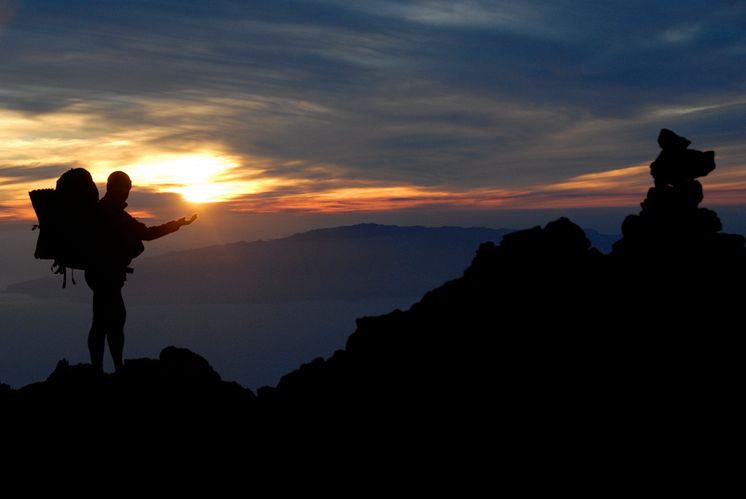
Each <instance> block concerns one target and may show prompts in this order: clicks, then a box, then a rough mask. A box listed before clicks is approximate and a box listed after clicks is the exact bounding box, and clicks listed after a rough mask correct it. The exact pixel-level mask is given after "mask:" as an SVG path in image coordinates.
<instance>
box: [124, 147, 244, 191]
mask: <svg viewBox="0 0 746 499" xmlns="http://www.w3.org/2000/svg"><path fill="white" fill-rule="evenodd" d="M236 166H238V165H237V163H236V162H234V161H233V160H232V159H230V158H227V157H224V156H220V155H216V154H212V153H197V154H179V155H170V154H167V155H158V156H150V157H148V158H147V159H145V160H143V161H141V162H137V163H133V164H129V165H125V166H123V167H122V170H124V171H125V172H127V173H128V174H129V175H130V177H132V179H133V181H134V182H135V183H136V184H139V185H142V186H145V187H150V188H153V189H155V190H156V191H158V192H174V193H177V194H180V195H181V196H182V197H183V198H184V199H185V200H186V201H189V202H191V203H215V202H219V201H226V200H228V199H231V198H232V197H234V196H236V195H240V194H242V192H241V189H240V187H239V186H238V185H235V184H234V183H232V182H231V181H230V179H229V178H228V173H229V172H230V171H231V170H233V169H234V168H236Z"/></svg>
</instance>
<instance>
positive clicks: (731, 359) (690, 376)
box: [0, 178, 746, 488]
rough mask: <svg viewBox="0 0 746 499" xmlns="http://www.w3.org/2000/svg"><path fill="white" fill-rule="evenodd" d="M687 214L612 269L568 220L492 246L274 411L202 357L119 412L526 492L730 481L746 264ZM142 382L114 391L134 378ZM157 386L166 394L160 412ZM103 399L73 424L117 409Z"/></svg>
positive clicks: (621, 250) (626, 243) (304, 371)
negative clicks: (501, 475) (515, 484)
mask: <svg viewBox="0 0 746 499" xmlns="http://www.w3.org/2000/svg"><path fill="white" fill-rule="evenodd" d="M656 180H657V179H656ZM692 181H694V180H693V179H692V178H688V179H686V180H685V181H682V182H683V183H678V182H677V183H676V184H675V185H671V184H665V183H662V184H661V185H658V186H656V187H655V188H654V189H656V190H657V189H663V190H668V189H673V190H674V192H673V194H672V195H671V197H670V198H665V199H676V200H678V201H680V200H682V199H685V200H686V199H688V198H687V194H685V193H681V192H678V191H676V190H677V189H679V188H680V187H679V185H685V187H686V189H687V190H688V191H687V192H691V190H694V189H693V187H692V186H691V185H686V184H687V182H692ZM658 194H659V192H657V191H655V190H651V192H649V193H648V199H649V200H650V199H651V198H652V197H655V196H657V195H658ZM679 195H681V197H679ZM678 201H676V203H674V204H670V203H669V201H666V200H664V201H662V202H661V204H660V205H658V207H659V208H661V210H660V211H658V210H657V209H652V208H650V207H651V204H650V203H645V204H644V206H643V212H642V213H641V214H640V215H639V216H638V217H639V218H640V219H641V220H642V221H640V222H639V224H638V222H632V224H633V226H634V227H635V228H634V229H630V227H629V224H628V223H625V226H626V228H625V237H624V240H623V241H621V242H620V243H619V244H618V245H617V246H616V247H615V249H614V251H613V252H612V254H611V255H603V254H601V253H600V252H598V251H596V250H594V249H592V248H591V247H590V242H589V241H588V239H587V237H586V236H585V234H584V232H583V230H582V229H581V228H580V227H578V226H577V225H575V224H573V223H572V222H570V221H569V220H567V219H565V218H560V219H558V220H556V221H554V222H551V223H549V224H547V225H546V226H545V227H543V228H541V227H535V228H532V229H528V230H524V231H519V232H515V233H513V234H510V235H507V236H505V237H504V238H503V240H502V242H501V244H499V245H497V244H495V243H485V244H482V245H481V246H480V248H479V250H478V251H477V254H476V257H475V258H474V260H473V262H472V264H471V266H470V267H469V268H468V269H467V270H466V271H465V272H464V275H463V276H462V277H460V278H458V279H454V280H452V281H449V282H447V283H446V284H444V285H443V286H441V287H439V288H437V289H435V290H433V291H431V292H429V293H427V294H426V295H425V296H424V297H423V299H422V300H421V301H420V302H419V303H417V304H415V305H414V306H413V307H412V308H411V309H410V310H408V311H398V310H397V311H394V312H392V313H390V314H388V315H384V316H380V317H370V318H364V319H360V320H359V321H358V328H357V330H356V331H355V333H354V334H353V335H352V336H351V337H350V338H349V341H348V343H347V346H346V348H345V350H342V351H339V352H337V353H335V354H334V355H333V356H332V357H330V358H329V359H326V360H324V359H316V360H314V361H313V362H311V363H309V364H306V365H303V366H301V368H300V369H298V370H296V371H294V372H292V373H290V374H288V375H286V376H285V377H284V378H283V379H282V380H281V382H280V383H279V384H278V386H277V387H274V388H264V389H261V390H259V393H258V396H257V398H256V400H254V398H253V397H252V396H251V395H250V394H247V393H246V392H244V391H242V390H241V389H240V388H238V387H235V386H233V385H231V386H228V385H225V384H222V383H221V382H219V380H218V378H217V377H216V376H215V375H214V373H213V372H212V371H211V370H210V369H207V368H206V367H205V364H204V363H203V361H202V360H195V367H194V368H190V369H188V370H177V371H176V372H178V374H175V372H174V371H171V370H169V369H170V368H169V369H167V368H166V367H165V366H166V364H152V362H155V361H137V362H135V363H132V364H131V369H132V370H133V371H132V372H135V371H137V372H138V373H140V374H138V379H145V380H148V381H146V382H145V383H144V384H142V385H138V384H137V383H135V382H129V381H122V382H121V383H119V382H114V381H112V382H110V383H109V386H110V387H112V388H107V390H111V391H109V392H107V393H113V396H111V395H107V396H106V397H110V398H109V399H106V397H104V398H103V400H108V401H109V403H111V404H116V403H117V401H119V400H122V398H120V397H119V395H120V394H123V395H122V397H125V398H124V400H126V401H127V403H128V405H129V407H130V408H133V407H134V408H135V410H149V411H154V412H155V413H160V412H161V411H163V412H166V413H168V414H173V412H169V410H170V409H169V408H171V407H179V408H184V407H191V408H193V409H194V410H193V411H191V412H189V411H186V412H178V411H177V412H178V414H180V419H179V421H180V422H187V423H189V424H193V425H196V426H193V428H202V429H204V428H207V427H208V426H205V424H206V423H205V421H209V422H210V425H213V424H214V422H215V421H216V420H218V421H220V423H221V425H220V428H221V429H222V430H229V431H235V432H239V433H240V434H242V435H245V434H246V432H249V434H251V435H255V434H256V432H257V431H258V430H259V429H261V431H262V432H264V433H266V434H268V435H270V437H269V438H270V440H271V439H272V438H280V437H286V436H287V435H294V436H298V435H313V436H315V437H316V438H317V439H318V440H319V441H321V442H323V443H324V445H327V444H329V443H330V442H336V443H337V444H338V443H340V442H344V443H352V446H353V447H354V449H355V453H356V454H351V455H358V454H360V455H362V454H364V453H365V449H368V448H370V446H371V445H374V444H378V445H379V446H380V445H384V446H389V451H390V452H391V449H404V448H407V449H409V448H410V446H411V445H414V446H415V447H416V450H414V451H412V452H413V454H412V456H415V457H417V458H422V457H423V456H424V457H427V458H432V457H434V456H437V458H438V459H448V462H449V463H458V461H463V462H466V463H470V466H471V465H473V464H474V463H475V462H477V461H480V460H481V459H489V458H484V457H483V456H484V455H486V454H485V453H487V452H489V453H490V454H489V456H493V457H494V456H500V458H499V460H498V461H497V462H494V461H490V462H491V463H493V464H494V466H498V467H500V469H501V470H502V471H503V472H505V473H508V474H509V475H512V474H513V473H516V475H515V476H511V477H510V478H509V479H511V480H518V481H519V482H525V483H535V481H537V480H538V481H539V482H541V481H542V480H549V482H551V483H543V482H542V483H543V485H545V486H546V487H548V488H551V485H552V484H553V483H556V482H555V480H570V481H572V482H574V483H579V484H585V485H587V486H590V485H589V484H596V485H597V486H602V487H615V486H616V485H614V484H617V483H627V481H629V480H638V479H639V478H640V477H641V476H647V473H648V472H650V473H655V474H658V475H661V474H662V473H664V470H666V471H667V470H668V468H670V467H678V466H682V468H681V469H685V468H684V466H686V467H693V468H694V469H696V470H698V472H703V471H704V470H706V469H709V467H710V466H713V465H716V466H717V467H718V468H719V469H721V470H724V469H728V463H727V462H726V461H727V459H725V458H724V457H723V456H725V455H728V453H723V451H722V447H721V443H722V442H727V441H730V439H733V438H734V435H735V434H736V433H737V432H738V429H739V428H740V424H741V419H742V409H740V406H741V405H742V404H741V401H740V399H741V396H740V394H741V392H742V390H743V388H742V386H743V382H742V358H741V357H742V351H743V341H742V339H741V335H742V334H743V333H742V331H741V329H742V328H741V327H740V326H737V324H740V323H741V321H742V316H741V315H742V314H741V313H740V307H739V305H740V303H742V302H743V299H744V296H743V290H742V289H741V288H738V287H732V286H730V284H732V283H734V282H736V283H738V282H743V279H744V278H746V249H745V248H744V239H743V238H742V237H740V236H732V235H727V234H721V233H720V232H719V229H718V226H717V224H716V223H713V220H714V219H713V217H712V215H711V214H710V213H712V212H704V211H699V210H700V208H698V204H699V201H696V202H694V204H693V206H692V204H691V199H689V200H688V201H684V204H685V205H686V206H688V209H687V210H680V209H679V208H680V205H679V204H678ZM648 210H652V211H648ZM706 213H707V214H706ZM661 214H663V215H661ZM715 218H716V217H715ZM703 219H704V220H706V222H705V223H698V222H694V221H695V220H703ZM669 223H671V224H672V225H669ZM634 224H638V225H634ZM648 224H653V225H654V224H664V225H663V226H660V227H659V228H658V229H656V230H647V229H645V228H646V227H647V228H648V229H649V228H650V227H652V226H653V225H648ZM661 231H664V232H663V233H665V234H666V235H665V236H662V235H661ZM185 355H187V354H185ZM187 356H188V357H189V358H191V357H190V356H189V355H187ZM159 362H160V363H165V362H167V359H162V360H161V361H159ZM148 365H153V366H161V365H162V366H163V368H161V367H157V368H154V369H152V370H151V371H147V369H146V368H145V367H144V366H148ZM197 366H201V367H197ZM129 368H130V366H128V369H129ZM70 369H71V368H64V367H63V368H62V369H61V371H60V373H56V374H55V375H53V377H52V378H50V380H49V381H47V382H46V383H44V384H42V385H40V386H37V387H27V388H25V389H22V390H19V391H16V392H13V391H9V390H7V389H6V390H5V391H0V396H2V397H3V398H4V399H5V400H6V401H10V402H11V403H10V404H9V407H10V408H11V411H10V412H13V411H22V410H23V409H24V408H28V407H31V406H33V405H34V404H39V403H42V402H43V403H48V402H49V400H57V399H55V398H54V397H57V396H58V395H57V394H60V393H65V392H62V391H61V390H60V389H59V388H56V387H58V386H62V385H59V383H60V381H59V380H60V379H66V380H69V382H68V384H67V385H64V386H74V387H75V386H77V387H85V386H86V384H87V383H88V384H90V378H89V377H86V376H81V377H80V378H79V379H77V378H75V377H74V376H73V374H72V373H73V372H74V370H73V371H71V370H70ZM76 369H79V370H83V369H85V368H83V367H80V368H76ZM125 371H126V370H125ZM125 371H123V372H122V373H119V374H116V375H111V376H110V379H112V380H113V379H120V380H127V376H129V374H128V373H126V372H125ZM81 372H82V371H81ZM192 372H194V373H202V374H200V375H199V376H192V374H190V373H192ZM140 375H142V376H141V377H140ZM76 379H77V380H76ZM164 380H166V381H164ZM167 380H171V382H174V383H176V385H175V386H178V387H179V388H178V389H172V388H171V386H170V385H169V384H168V383H167ZM173 380H177V381H173ZM117 383H119V384H117ZM150 386H156V387H166V388H165V390H163V391H160V392H158V393H159V395H158V396H157V397H152V396H151V395H150V394H151V393H152V392H151V391H150ZM205 387H207V388H205ZM65 389H66V390H68V392H67V393H69V390H70V388H65ZM76 389H77V388H76ZM85 390H89V389H88V388H85ZM85 393H87V394H86V396H84V397H78V398H72V399H71V400H74V402H75V403H74V404H73V406H72V409H68V410H74V411H82V412H83V413H86V411H90V410H91V409H92V408H94V407H98V406H99V405H100V404H101V400H102V397H101V396H99V397H98V398H95V397H91V396H90V394H91V393H93V392H91V391H90V390H89V391H88V392H85ZM141 394H145V395H141ZM211 397H216V398H211ZM227 408H229V410H228V409H227ZM51 409H54V407H51ZM226 410H227V411H228V412H225V411H226ZM53 412H54V411H53ZM57 412H59V411H57ZM205 412H207V413H208V415H207V416H204V415H203V414H204V413H205ZM196 414H200V416H196ZM226 414H228V416H226ZM237 414H238V415H239V417H238V418H236V415H237ZM237 421H241V423H237ZM200 425H202V426H200ZM209 427H210V428H212V426H209ZM413 442H415V444H413ZM318 444H319V442H317V445H318ZM475 449H481V450H475ZM393 453H394V454H396V452H393ZM477 456H479V457H477ZM394 457H400V458H402V459H403V458H404V456H396V455H395V456H394ZM496 459H497V458H496ZM694 463H696V464H694ZM693 464H694V466H692V465H693ZM687 469H688V468H687ZM488 476H492V475H488ZM482 478H483V479H484V478H485V477H482Z"/></svg>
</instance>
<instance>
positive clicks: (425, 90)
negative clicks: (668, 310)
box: [0, 0, 746, 215]
mask: <svg viewBox="0 0 746 499" xmlns="http://www.w3.org/2000/svg"><path fill="white" fill-rule="evenodd" d="M0 6H1V7H0V61H1V62H2V69H0V125H3V126H2V127H3V129H4V131H3V132H0V140H2V141H3V142H4V144H5V145H6V147H5V152H2V151H0V206H4V207H5V210H6V212H7V213H17V210H16V211H13V210H14V206H17V203H20V202H21V198H22V197H23V196H24V195H25V190H28V188H29V187H35V186H36V185H35V184H32V183H30V179H31V180H38V181H40V182H44V181H49V180H50V179H51V180H53V179H54V178H55V177H56V176H57V175H58V174H59V172H61V171H63V170H64V168H66V167H67V166H87V167H89V168H92V169H93V170H94V171H97V172H98V171H100V172H101V173H100V175H103V174H104V172H105V171H111V170H112V169H114V168H117V167H118V166H120V165H125V166H126V165H135V164H139V165H142V164H146V163H147V164H152V163H153V161H155V160H152V161H151V162H150V163H148V162H147V158H151V157H155V158H160V159H158V160H157V161H161V162H162V161H164V160H163V158H164V157H165V156H164V155H170V156H168V157H169V158H171V157H177V156H178V155H183V156H185V157H186V156H189V155H191V156H189V157H192V158H196V159H193V160H194V161H201V159H200V158H203V157H205V156H204V155H208V156H219V157H221V158H227V159H226V161H228V162H229V163H226V164H230V168H229V169H230V174H229V175H228V174H221V175H222V177H221V179H222V181H226V182H227V181H232V182H234V183H235V186H234V187H233V188H232V189H233V190H232V191H231V193H232V195H233V197H231V198H230V199H229V200H227V201H228V202H226V203H225V207H226V209H238V210H241V209H245V210H247V211H250V210H264V211H267V212H271V211H273V210H275V211H276V210H282V209H284V207H291V208H292V209H294V210H297V211H304V210H310V211H313V210H314V209H315V208H314V207H315V206H321V207H322V208H321V210H322V211H323V210H326V209H334V210H337V211H345V210H349V211H355V210H364V209H365V206H366V203H368V205H369V206H371V207H373V208H372V209H383V210H396V209H397V207H399V206H401V207H403V208H407V207H411V205H412V200H418V201H417V203H415V204H416V205H417V206H429V205H433V206H435V205H437V206H438V207H439V208H440V209H442V208H443V207H447V206H450V205H453V206H463V205H468V206H470V207H476V208H479V207H485V209H487V208H495V207H500V208H532V207H537V208H539V207H547V206H559V207H564V206H570V207H571V206H594V205H598V206H605V205H611V206H615V205H620V204H625V205H630V206H631V205H633V204H634V203H635V202H636V201H633V199H637V198H642V197H643V196H644V185H646V184H647V183H649V177H647V174H646V172H645V170H644V168H643V169H641V168H639V166H640V165H646V164H648V163H649V162H650V161H651V160H652V159H654V157H655V155H656V154H657V146H656V143H655V138H656V135H657V132H658V130H659V129H660V128H661V127H668V128H672V129H674V130H675V131H677V132H678V133H680V134H682V135H685V136H687V137H689V138H690V139H692V140H693V142H694V144H693V147H697V148H702V149H715V150H716V151H717V152H718V165H719V169H718V171H717V172H716V174H715V175H720V174H722V177H721V178H720V182H719V183H718V184H717V186H714V187H715V188H716V189H717V188H721V189H726V188H730V189H729V191H730V193H731V194H730V195H729V197H728V198H727V200H726V202H728V203H730V204H734V203H738V194H740V189H742V188H743V187H744V186H746V167H745V166H744V162H743V159H742V158H744V154H743V153H744V152H745V151H744V148H743V144H744V143H745V141H744V138H746V137H745V135H746V132H745V131H744V127H743V123H744V122H746V119H745V118H746V78H745V77H746V74H745V73H746V65H745V64H743V61H744V60H745V56H746V30H744V29H743V28H744V26H746V3H744V2H739V1H707V2H704V1H678V2H673V1H656V2H649V1H647V2H641V1H624V2H621V1H620V2H617V1H607V2H589V1H588V2H587V1H551V2H550V1H546V2H544V1H458V0H457V1H437V0H436V1H357V0H352V1H349V0H347V1H342V0H305V1H286V0H274V1H267V2H258V1H245V2H240V1H226V0H212V1H210V2H204V1H201V2H196V1H184V0H179V1H175V0H174V1H170V0H169V1H152V0H148V1H135V0H121V1H117V2H100V1H81V0H66V1H65V2H59V1H53V0H46V1H45V0H25V1H24V0H20V1H10V2H8V1H4V2H0ZM4 122H5V123H4ZM102 144H107V146H106V147H104V146H103V145H102ZM195 151H198V153H199V154H202V155H203V156H194V154H195ZM205 151H207V152H205ZM169 161H170V159H169ZM226 168H228V167H226ZM608 172H619V173H608ZM606 173H608V174H609V176H608V177H604V178H605V179H606V180H604V185H603V192H600V191H598V190H593V189H597V186H596V181H595V180H594V179H595V177H593V175H597V174H601V175H604V174H606ZM588 175H591V180H593V181H592V182H589V181H588V177H587V176H588ZM99 178H100V177H99ZM619 178H623V179H625V182H623V183H619V184H616V183H615V182H616V180H615V179H619ZM713 178H715V177H713ZM169 179H170V180H168V181H161V183H160V185H161V186H163V185H165V184H169V185H171V184H170V183H174V185H175V184H176V183H178V182H177V180H174V179H173V178H171V177H169ZM579 179H580V180H579ZM213 180H215V181H216V182H217V181H218V178H217V177H215V179H213ZM135 182H136V184H137V183H138V181H137V179H135ZM568 182H570V184H568ZM157 183H158V182H157V181H156V180H153V179H149V178H148V179H143V181H142V182H140V185H141V186H143V187H144V188H145V190H148V189H149V190H150V191H152V193H153V195H154V196H155V195H156V194H158V193H163V192H166V193H168V192H181V191H178V190H177V189H176V188H175V187H174V189H173V190H172V191H169V190H168V188H163V189H160V188H155V187H154V185H155V184H157ZM557 185H559V186H560V187H556V186H557ZM568 185H572V186H573V187H572V188H571V189H570V190H569V191H568V190H567V189H568V187H567V186H568ZM562 186H564V187H562ZM589 186H590V187H589ZM705 187H706V188H707V184H705ZM615 188H618V191H619V192H623V193H624V196H622V198H620V197H619V196H617V195H616V191H614V189H615ZM242 189H243V190H242ZM588 189H591V191H588ZM625 189H626V191H625ZM558 191H561V192H560V194H557V192H558ZM736 191H737V193H736V194H735V195H734V194H733V192H736ZM588 192H590V193H591V195H588ZM637 193H639V196H638V195H637ZM553 196H554V197H553ZM563 196H564V198H563ZM549 198H551V199H552V200H553V201H552V202H549V201H547V200H548V199H549ZM561 198H562V199H567V201H561ZM539 199H540V200H542V201H541V202H539V203H538V204H537V200H539ZM558 199H560V201H557V200H558ZM723 199H725V198H723ZM361 200H362V201H361ZM495 200H498V201H495ZM573 200H574V201H573ZM532 203H533V204H532ZM573 203H574V204H573ZM160 204H161V203H158V202H156V201H155V200H153V203H152V205H153V206H155V207H158V206H160ZM143 215H147V213H143Z"/></svg>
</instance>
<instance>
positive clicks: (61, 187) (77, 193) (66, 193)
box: [29, 168, 98, 287]
mask: <svg viewBox="0 0 746 499" xmlns="http://www.w3.org/2000/svg"><path fill="white" fill-rule="evenodd" d="M29 197H30V198H31V204H32V205H33V207H34V211H35V212H36V218H37V219H38V220H39V224H38V226H36V227H37V228H38V229H39V237H38V239H37V241H36V251H35V252H34V256H35V257H36V258H39V259H42V260H53V261H54V263H53V264H52V270H53V271H54V273H56V274H62V275H63V276H64V278H63V283H62V286H63V287H65V285H66V283H67V269H86V268H87V267H88V265H89V264H90V262H91V259H92V255H93V251H94V245H95V241H94V237H95V222H96V206H97V204H98V188H97V187H96V183H95V182H94V181H93V178H92V177H91V174H90V173H89V172H88V171H87V170H86V169H84V168H73V169H71V170H68V171H66V172H65V173H63V174H62V175H61V176H60V178H59V179H57V187H56V188H55V189H38V190H35V191H31V192H29Z"/></svg>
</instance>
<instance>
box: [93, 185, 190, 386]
mask: <svg viewBox="0 0 746 499" xmlns="http://www.w3.org/2000/svg"><path fill="white" fill-rule="evenodd" d="M131 188H132V181H131V180H130V178H129V176H128V175H127V174H126V173H124V172H114V173H112V174H111V175H109V179H108V181H107V183H106V195H105V196H104V197H103V198H101V201H99V203H98V208H97V213H96V239H95V248H94V252H93V258H92V261H91V264H90V266H89V267H88V268H87V269H86V271H85V279H86V282H87V283H88V286H89V287H90V288H91V290H93V324H92V325H91V332H90V334H89V335H88V350H89V351H90V353H91V364H93V366H94V367H95V368H96V369H98V370H99V371H103V363H104V342H105V340H107V339H108V342H109V351H110V352H111V357H112V360H113V361H114V368H115V369H116V370H119V369H120V368H121V367H122V353H123V350H124V323H125V320H126V317H127V311H126V309H125V307H124V300H123V299H122V287H123V286H124V281H126V280H127V274H131V273H132V269H130V268H129V264H130V263H131V262H132V259H133V258H135V257H136V256H138V255H140V254H141V253H142V252H143V251H144V249H145V247H144V246H143V244H142V242H143V241H152V240H153V239H158V238H159V237H163V236H165V235H167V234H171V233H172V232H176V231H177V230H179V227H181V226H183V225H189V224H191V223H192V222H194V220H196V218H197V215H192V218H190V219H189V220H187V219H186V218H180V219H179V220H173V221H171V222H168V223H165V224H163V225H157V226H154V227H148V226H146V225H145V224H143V223H141V222H138V221H137V220H135V219H134V218H132V216H131V215H130V214H129V213H127V212H126V211H124V209H125V208H126V207H127V203H126V201H127V197H128V196H129V193H130V189H131Z"/></svg>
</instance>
